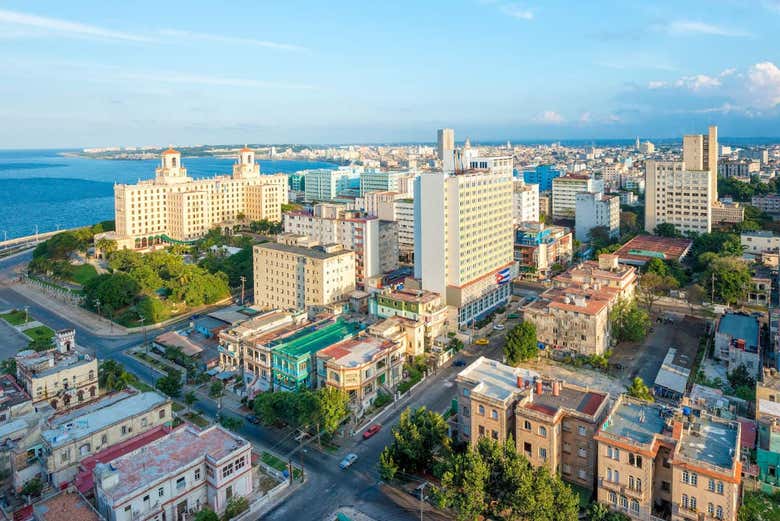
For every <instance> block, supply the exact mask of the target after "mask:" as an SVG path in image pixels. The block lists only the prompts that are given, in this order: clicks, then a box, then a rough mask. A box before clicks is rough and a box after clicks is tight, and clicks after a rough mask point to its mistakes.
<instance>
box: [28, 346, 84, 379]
mask: <svg viewBox="0 0 780 521" xmlns="http://www.w3.org/2000/svg"><path fill="white" fill-rule="evenodd" d="M92 360H93V358H92V357H91V356H89V355H88V354H86V353H80V352H77V351H68V352H67V353H61V352H60V351H58V350H57V349H56V348H54V349H49V350H48V351H40V352H37V351H33V350H31V349H25V350H24V351H19V353H17V355H16V365H17V367H19V368H20V369H22V370H23V371H27V372H29V373H30V374H32V375H33V376H35V377H36V378H40V377H43V376H47V375H51V374H55V373H58V372H59V371H61V370H62V369H64V368H66V367H74V366H76V365H80V364H88V363H90V362H91V361H92Z"/></svg>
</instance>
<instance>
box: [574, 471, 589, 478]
mask: <svg viewBox="0 0 780 521" xmlns="http://www.w3.org/2000/svg"><path fill="white" fill-rule="evenodd" d="M577 476H579V478H580V479H587V477H588V473H587V472H585V470H584V469H580V470H578V471H577Z"/></svg>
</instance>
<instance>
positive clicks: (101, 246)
mask: <svg viewBox="0 0 780 521" xmlns="http://www.w3.org/2000/svg"><path fill="white" fill-rule="evenodd" d="M95 248H96V249H98V250H99V251H100V252H101V253H102V254H103V258H105V259H108V258H109V257H111V254H112V253H114V252H115V251H116V250H117V249H118V248H117V244H116V241H114V240H111V239H106V238H101V239H98V240H97V241H95Z"/></svg>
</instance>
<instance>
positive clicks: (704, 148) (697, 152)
mask: <svg viewBox="0 0 780 521" xmlns="http://www.w3.org/2000/svg"><path fill="white" fill-rule="evenodd" d="M683 163H684V168H685V170H687V171H689V172H702V171H706V172H709V181H710V194H711V196H712V200H713V201H717V200H718V127H716V126H714V125H711V126H710V127H709V129H708V133H707V134H706V135H705V134H689V135H685V136H683Z"/></svg>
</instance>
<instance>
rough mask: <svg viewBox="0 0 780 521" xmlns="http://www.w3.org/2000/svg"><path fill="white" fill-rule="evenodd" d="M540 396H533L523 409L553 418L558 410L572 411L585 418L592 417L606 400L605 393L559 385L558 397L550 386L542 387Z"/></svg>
mask: <svg viewBox="0 0 780 521" xmlns="http://www.w3.org/2000/svg"><path fill="white" fill-rule="evenodd" d="M543 388H544V392H543V393H542V394H534V396H533V400H532V401H528V402H526V403H525V404H524V405H523V407H525V408H526V409H531V410H533V411H536V412H541V413H543V414H546V415H548V416H555V414H557V412H558V411H559V410H566V411H574V412H578V413H580V414H584V415H586V416H593V415H594V414H596V412H597V411H598V410H599V408H600V407H601V404H603V403H604V402H605V401H606V399H607V396H608V395H607V393H601V392H593V391H589V390H587V389H584V388H581V387H575V386H572V385H570V384H564V383H561V385H560V390H559V394H558V396H555V395H554V394H553V392H552V389H551V387H550V385H544V386H543Z"/></svg>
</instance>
